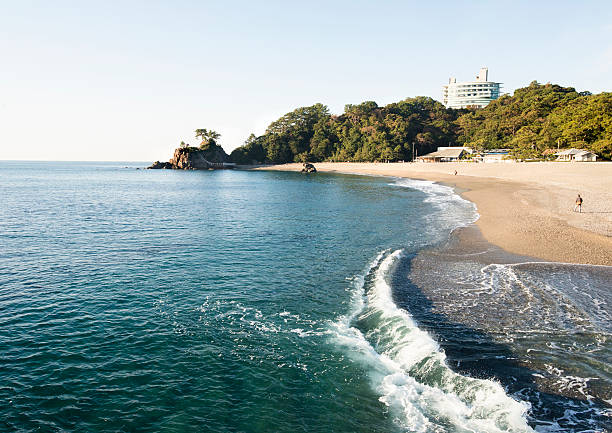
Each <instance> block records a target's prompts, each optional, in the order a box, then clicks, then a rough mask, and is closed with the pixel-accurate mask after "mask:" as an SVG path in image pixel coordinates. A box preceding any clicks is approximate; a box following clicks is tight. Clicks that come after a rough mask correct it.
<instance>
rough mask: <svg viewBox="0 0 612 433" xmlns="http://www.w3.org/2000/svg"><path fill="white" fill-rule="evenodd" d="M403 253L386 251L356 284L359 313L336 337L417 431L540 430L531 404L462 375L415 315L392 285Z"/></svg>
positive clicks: (341, 324) (344, 321) (340, 325)
mask: <svg viewBox="0 0 612 433" xmlns="http://www.w3.org/2000/svg"><path fill="white" fill-rule="evenodd" d="M401 256H402V250H396V251H394V252H390V251H383V252H382V253H380V254H379V255H378V256H377V257H376V259H375V260H373V261H372V262H371V263H370V264H369V265H368V267H367V269H366V271H365V272H364V274H363V275H361V276H359V277H357V278H356V279H355V281H354V284H353V302H352V307H351V311H350V312H349V313H348V314H347V315H345V316H342V317H341V318H340V319H339V320H337V321H336V322H334V323H333V325H332V330H333V339H334V341H335V343H336V344H338V345H340V346H341V347H343V348H345V349H346V350H347V352H348V354H349V356H351V357H352V358H353V359H354V360H355V361H357V362H359V363H361V364H362V365H363V366H364V367H365V368H366V370H367V371H368V373H369V376H370V380H371V383H372V386H373V388H374V390H375V391H376V392H377V393H378V394H379V395H380V397H379V400H380V401H381V402H382V403H384V404H385V405H386V406H388V407H389V408H390V410H391V411H392V414H394V416H395V421H396V423H397V424H398V425H399V426H400V427H402V428H405V429H406V430H409V431H414V432H446V431H466V432H532V431H533V430H532V429H531V428H530V427H529V425H528V424H527V421H526V414H527V411H528V410H529V407H530V406H529V404H528V403H525V402H520V401H517V400H514V399H513V398H511V397H510V396H508V395H507V394H506V392H505V391H504V389H503V387H502V386H501V385H500V384H499V383H497V382H494V381H491V380H484V379H474V378H470V377H466V376H462V375H460V374H458V373H455V372H454V371H453V370H451V369H450V368H449V367H448V365H447V363H446V355H445V354H444V352H443V351H442V350H441V349H440V347H439V345H438V344H437V343H436V342H435V341H434V340H433V339H432V338H431V336H429V334H428V333H427V332H425V331H423V330H421V329H419V327H418V326H417V324H416V323H415V321H414V320H413V318H412V317H411V316H410V314H409V313H408V312H407V311H404V310H402V309H400V308H398V307H397V306H396V305H395V303H394V302H393V298H392V292H391V286H390V285H389V283H388V282H387V277H388V276H389V275H390V273H391V271H392V269H393V267H394V265H395V264H396V263H397V261H398V260H400V259H401Z"/></svg>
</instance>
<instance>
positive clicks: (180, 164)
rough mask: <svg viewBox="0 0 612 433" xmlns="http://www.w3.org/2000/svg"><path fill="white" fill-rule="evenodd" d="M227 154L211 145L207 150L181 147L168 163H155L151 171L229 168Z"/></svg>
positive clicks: (219, 147) (218, 147)
mask: <svg viewBox="0 0 612 433" xmlns="http://www.w3.org/2000/svg"><path fill="white" fill-rule="evenodd" d="M227 159H228V156H227V153H225V151H224V150H223V148H222V147H221V146H217V145H211V146H209V147H208V148H206V149H198V148H196V147H179V148H178V149H176V150H175V151H174V155H173V156H172V158H171V159H170V161H168V162H160V161H155V162H154V163H153V165H151V166H150V167H148V168H150V169H174V170H208V169H211V168H229V167H231V166H230V165H228V164H227Z"/></svg>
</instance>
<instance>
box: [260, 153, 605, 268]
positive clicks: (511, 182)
mask: <svg viewBox="0 0 612 433" xmlns="http://www.w3.org/2000/svg"><path fill="white" fill-rule="evenodd" d="M256 169H258V170H282V171H300V170H301V169H302V164H281V165H271V166H263V167H258V168H256ZM316 169H317V170H318V171H320V172H334V173H346V174H363V175H375V176H390V177H407V178H413V179H423V180H431V181H435V182H441V183H445V184H447V185H451V186H453V187H454V188H455V189H456V190H457V192H458V193H460V194H461V196H462V197H464V198H465V199H467V200H470V201H472V202H473V203H475V204H476V207H477V209H478V213H479V214H480V218H479V219H478V221H477V222H476V224H477V225H478V227H479V228H480V230H481V232H482V235H483V236H484V238H485V239H486V240H487V241H489V242H491V243H493V244H495V245H497V246H499V247H501V248H503V249H504V250H506V251H508V252H510V253H513V254H518V255H523V256H531V257H534V258H539V259H542V260H544V261H554V262H562V263H584V264H593V265H608V266H610V265H612V163H610V162H601V163H599V162H597V163H592V162H589V163H564V162H533V163H486V164H476V163H470V162H456V163H439V164H435V163H434V164H427V163H332V162H326V163H317V164H316ZM455 171H456V172H457V174H454V173H455ZM578 194H580V195H581V196H582V197H583V199H584V205H583V209H582V213H578V212H574V210H573V208H574V201H575V199H576V196H577V195H578Z"/></svg>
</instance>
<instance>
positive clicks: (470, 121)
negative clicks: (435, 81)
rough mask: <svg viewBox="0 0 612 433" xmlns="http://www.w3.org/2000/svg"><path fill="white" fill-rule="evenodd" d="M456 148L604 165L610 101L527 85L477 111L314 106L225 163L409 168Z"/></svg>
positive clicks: (424, 101) (610, 150) (408, 103)
mask: <svg viewBox="0 0 612 433" xmlns="http://www.w3.org/2000/svg"><path fill="white" fill-rule="evenodd" d="M198 131H199V130H198ZM204 131H206V130H204ZM217 138H218V137H217ZM460 145H465V146H470V147H473V148H476V149H479V150H485V149H493V148H508V149H511V151H512V153H513V154H515V155H516V156H519V157H522V158H526V157H541V156H542V155H543V152H544V151H545V150H546V149H551V148H557V147H578V148H584V149H587V150H591V151H593V152H595V153H597V154H598V155H599V156H600V157H603V158H605V159H610V158H611V157H612V93H600V94H598V95H592V94H591V93H589V92H582V93H578V92H576V90H575V89H573V88H571V87H561V86H558V85H553V84H544V85H542V84H539V83H537V82H535V81H534V82H532V83H531V84H530V85H529V86H527V87H524V88H522V89H518V90H516V91H515V92H514V95H513V96H508V95H505V96H502V97H501V98H499V99H498V100H496V101H493V102H491V103H490V104H489V105H488V106H487V107H485V108H483V109H479V110H453V109H447V108H445V107H444V106H443V105H442V104H441V103H439V102H437V101H435V100H433V99H432V98H428V97H423V96H419V97H416V98H407V99H404V100H402V101H399V102H394V103H391V104H388V105H386V106H384V107H379V106H378V104H376V102H373V101H366V102H363V103H361V104H357V105H352V104H347V105H346V106H345V108H344V113H342V114H341V115H338V116H336V115H332V114H330V113H329V109H328V108H327V107H326V106H325V105H322V104H315V105H312V106H309V107H301V108H298V109H296V110H294V111H292V112H290V113H287V114H285V115H284V116H282V117H281V118H280V119H278V120H276V121H274V122H272V123H271V124H270V126H268V128H267V130H266V132H265V133H264V134H263V135H261V136H255V135H253V134H251V136H250V137H249V138H248V139H247V140H246V142H245V144H244V145H243V146H241V147H239V148H237V149H235V150H234V151H233V152H232V154H231V155H230V159H231V160H232V161H234V162H237V163H239V164H253V163H263V162H266V163H286V162H304V161H312V162H317V161H398V160H405V161H409V160H412V159H413V158H414V156H416V155H422V154H424V153H429V152H432V151H434V150H435V149H436V148H437V147H439V146H460Z"/></svg>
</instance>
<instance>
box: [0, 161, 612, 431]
mask: <svg viewBox="0 0 612 433" xmlns="http://www.w3.org/2000/svg"><path fill="white" fill-rule="evenodd" d="M144 165H145V164H134V163H59V162H56V163H49V162H0V197H1V199H2V206H0V401H1V402H3V404H2V405H0V430H1V431H51V432H54V431H109V432H110V431H113V432H114V431H143V432H149V431H150V432H182V431H206V432H296V431H309V432H405V431H410V432H412V431H419V432H497V431H512V432H528V431H533V429H535V430H537V431H606V430H607V429H609V428H610V427H609V426H610V424H609V420H610V411H609V407H610V399H611V398H612V397H611V395H610V374H611V373H610V367H609V365H610V364H609V357H608V356H609V354H610V344H609V338H610V332H611V330H610V321H609V317H610V307H609V303H610V302H611V300H610V291H609V286H610V281H611V279H612V273H611V272H610V269H609V268H602V267H599V268H587V267H584V268H579V269H580V272H578V273H577V272H575V271H574V269H577V268H571V267H568V266H567V265H555V264H533V263H524V264H511V263H503V264H496V263H494V264H491V263H486V264H482V263H479V262H478V261H474V260H471V259H470V258H469V256H466V257H460V258H458V259H456V260H448V257H446V258H444V259H443V258H442V256H441V259H440V261H439V266H438V265H436V264H435V263H438V261H437V259H435V260H432V259H431V255H430V256H426V255H425V256H423V254H422V253H423V251H433V250H432V247H436V246H438V247H439V246H440V245H442V244H443V243H444V242H445V241H446V240H448V239H449V235H450V233H451V231H452V230H454V229H456V228H458V227H461V226H464V225H467V224H470V223H471V222H473V221H474V220H475V219H476V218H477V216H478V215H477V213H476V209H475V208H474V206H473V205H472V204H471V203H469V202H466V201H465V200H462V199H461V198H460V197H458V196H457V195H456V194H455V193H454V192H453V191H452V189H450V188H448V187H445V186H442V185H436V184H433V183H431V182H422V181H406V180H397V181H395V180H389V179H384V178H374V177H357V176H343V175H329V174H321V173H319V174H316V175H314V176H312V175H301V174H298V173H274V172H242V171H166V170H137V168H139V167H142V166H144ZM434 250H435V249H434ZM421 257H429V258H425V259H423V258H421ZM432 263H434V265H432ZM424 264H428V265H427V266H425V265H424ZM432 266H433V269H432ZM418 272H421V273H422V274H423V275H421V276H422V277H423V281H422V287H420V286H419V284H420V282H419V281H420V280H419V278H418V277H417V276H415V273H418ZM431 281H434V282H436V284H431ZM477 306H480V307H477ZM560 330H561V331H560ZM547 347H548V349H546V348H547ZM478 360H480V362H478ZM483 360H484V361H486V362H483ZM493 360H498V362H497V364H495V362H493ZM572 360H576V361H575V362H574V361H572ZM488 361H491V362H488ZM515 361H516V362H515ZM518 361H520V362H518ZM523 361H524V362H523ZM510 364H512V365H510ZM466 366H469V368H466ZM491 366H493V367H495V368H493V367H491ZM513 375H514V376H516V377H517V378H515V379H516V380H512V379H511V377H514V376H513ZM538 375H540V376H542V378H540V377H539V376H538ZM526 377H527V378H528V379H526ZM551 378H552V379H551ZM540 379H541V380H540ZM569 388H571V390H570V391H568V389H569Z"/></svg>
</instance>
